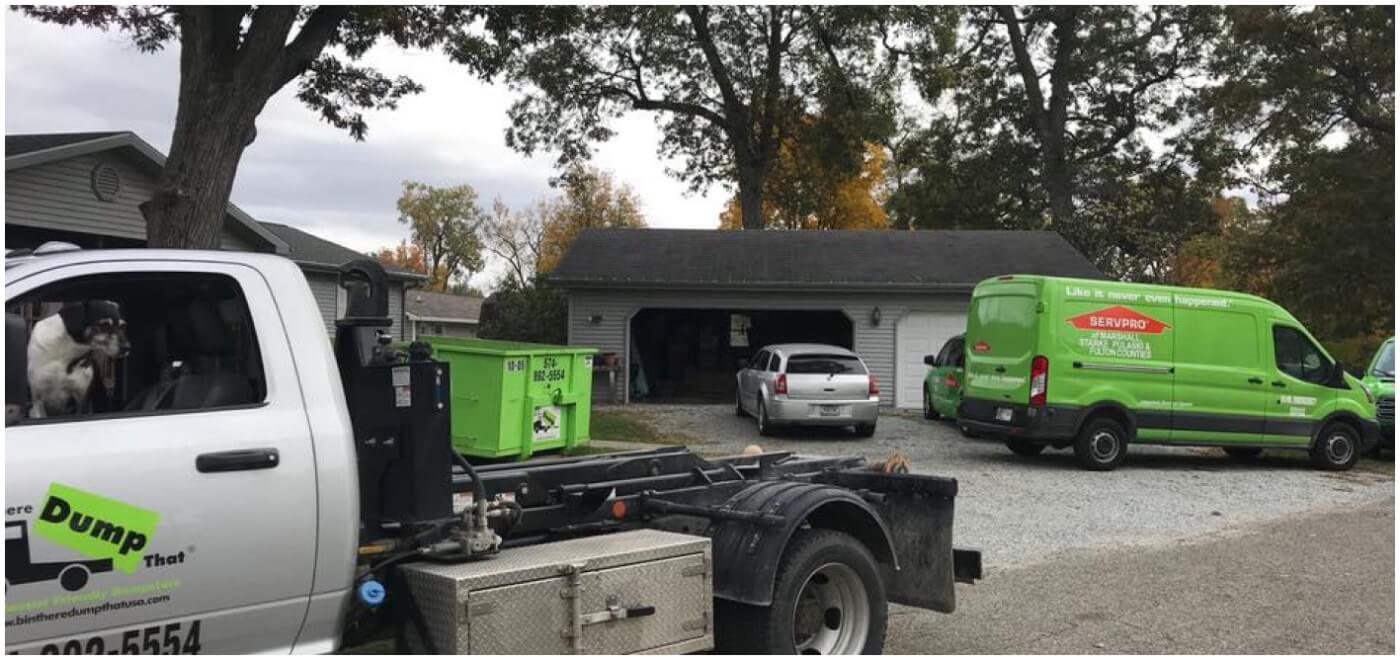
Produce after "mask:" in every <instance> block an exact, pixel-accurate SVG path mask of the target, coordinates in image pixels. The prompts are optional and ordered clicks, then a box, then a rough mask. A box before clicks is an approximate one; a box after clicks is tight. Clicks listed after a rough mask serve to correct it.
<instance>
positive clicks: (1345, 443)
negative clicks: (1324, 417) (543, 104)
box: [1309, 422, 1361, 472]
mask: <svg viewBox="0 0 1400 660" xmlns="http://www.w3.org/2000/svg"><path fill="white" fill-rule="evenodd" d="M1360 449H1361V443H1360V442H1358V441H1357V434H1356V431H1355V430H1354V429H1352V428H1351V426H1348V425H1347V424H1343V423H1340V422H1332V423H1331V424H1328V425H1327V428H1324V429H1322V433H1321V434H1319V435H1318V436H1317V440H1314V441H1313V446H1312V451H1311V452H1309V454H1310V455H1311V456H1312V464H1313V467H1315V468H1317V469H1319V470H1331V471H1334V472H1340V471H1343V470H1350V469H1351V466H1353V465H1356V459H1357V456H1358V454H1359V452H1360Z"/></svg>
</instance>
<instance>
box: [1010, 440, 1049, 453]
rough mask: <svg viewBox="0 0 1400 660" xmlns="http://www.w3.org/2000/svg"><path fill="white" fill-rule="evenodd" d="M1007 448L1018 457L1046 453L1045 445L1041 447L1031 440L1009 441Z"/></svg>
mask: <svg viewBox="0 0 1400 660" xmlns="http://www.w3.org/2000/svg"><path fill="white" fill-rule="evenodd" d="M1006 448H1007V449H1010V450H1011V453H1013V454H1015V455H1017V456H1039V455H1040V452H1042V451H1045V445H1039V444H1036V443H1034V442H1031V441H1029V440H1018V439H1013V440H1007V441H1006Z"/></svg>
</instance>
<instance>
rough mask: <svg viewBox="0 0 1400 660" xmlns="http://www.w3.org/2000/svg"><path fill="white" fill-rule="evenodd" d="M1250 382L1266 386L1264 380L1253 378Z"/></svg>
mask: <svg viewBox="0 0 1400 660" xmlns="http://www.w3.org/2000/svg"><path fill="white" fill-rule="evenodd" d="M1249 382H1251V383H1254V384H1255V385H1263V384H1264V379H1263V378H1251V379H1249Z"/></svg>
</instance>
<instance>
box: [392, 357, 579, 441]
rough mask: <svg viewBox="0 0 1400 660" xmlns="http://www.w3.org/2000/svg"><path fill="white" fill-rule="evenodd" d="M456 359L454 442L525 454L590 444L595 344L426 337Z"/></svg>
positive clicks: (453, 374) (446, 359)
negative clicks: (564, 344) (578, 345)
mask: <svg viewBox="0 0 1400 660" xmlns="http://www.w3.org/2000/svg"><path fill="white" fill-rule="evenodd" d="M419 339H421V340H422V341H425V342H427V343H428V344H429V345H430V346H432V347H433V355H434V357H436V358H437V359H439V360H442V361H444V362H447V363H448V364H450V365H451V378H452V446H453V447H454V448H456V450H457V451H458V452H460V453H462V454H463V455H466V456H475V457H479V458H512V457H514V458H519V459H520V460H524V459H527V458H529V457H530V456H531V455H533V454H534V453H535V452H537V451H541V450H550V449H567V448H571V447H575V446H578V445H581V444H588V416H589V400H590V398H591V397H592V395H593V354H594V353H595V352H596V351H595V350H594V349H592V348H576V347H572V346H553V345H550V344H530V343H525V342H511V341H495V340H486V339H464V338H459V337H420V338H419Z"/></svg>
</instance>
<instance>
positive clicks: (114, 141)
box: [5, 131, 287, 254]
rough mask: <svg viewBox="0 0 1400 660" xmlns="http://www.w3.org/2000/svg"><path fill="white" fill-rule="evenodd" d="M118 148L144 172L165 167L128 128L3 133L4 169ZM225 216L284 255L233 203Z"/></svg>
mask: <svg viewBox="0 0 1400 660" xmlns="http://www.w3.org/2000/svg"><path fill="white" fill-rule="evenodd" d="M109 150H121V151H122V152H124V153H126V154H128V155H130V156H132V157H133V158H134V160H135V162H136V163H138V164H139V165H143V166H144V167H145V169H146V170H147V171H150V172H153V173H157V174H158V173H159V172H160V170H161V168H163V167H165V154H163V153H161V152H160V151H159V150H157V149H156V148H155V147H153V146H151V144H150V143H149V142H146V141H145V140H142V139H141V138H140V137H139V136H137V135H136V134H135V133H132V132H131V131H98V132H88V133H27V134H16V135H6V136H5V171H6V172H9V171H10V170H17V169H22V168H25V167H34V166H35V165H43V164H45V163H52V162H54V161H59V160H64V159H66V158H76V157H78V156H86V155H88V154H92V153H97V152H100V151H109ZM228 217H229V218H230V219H232V221H233V222H234V223H235V224H237V225H238V226H239V227H241V228H242V229H244V230H246V231H248V232H250V233H251V234H253V235H254V236H255V237H257V238H258V239H260V240H262V241H264V242H265V243H266V244H267V246H268V247H269V248H271V250H272V251H273V252H276V253H277V254H286V253H287V246H286V245H285V244H284V243H283V242H282V241H281V240H279V239H278V238H277V237H276V236H274V235H272V233H271V232H269V231H267V230H266V229H264V228H263V227H262V225H260V224H258V221H256V220H254V219H253V217H252V216H250V215H248V214H247V213H245V212H244V211H243V209H240V208H238V207H237V206H236V205H234V204H233V203H230V204H229V205H228Z"/></svg>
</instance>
